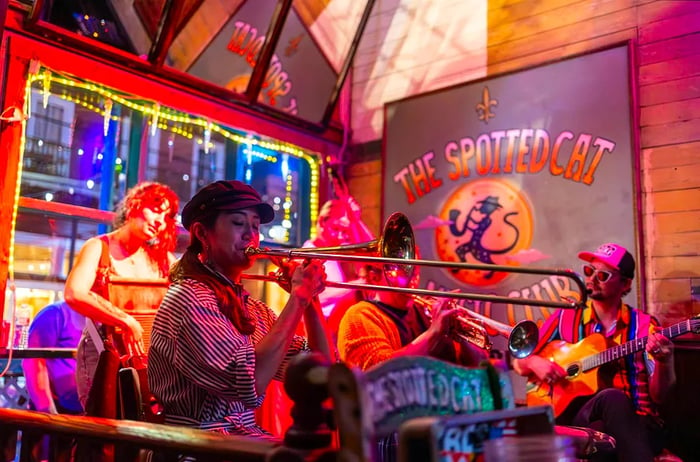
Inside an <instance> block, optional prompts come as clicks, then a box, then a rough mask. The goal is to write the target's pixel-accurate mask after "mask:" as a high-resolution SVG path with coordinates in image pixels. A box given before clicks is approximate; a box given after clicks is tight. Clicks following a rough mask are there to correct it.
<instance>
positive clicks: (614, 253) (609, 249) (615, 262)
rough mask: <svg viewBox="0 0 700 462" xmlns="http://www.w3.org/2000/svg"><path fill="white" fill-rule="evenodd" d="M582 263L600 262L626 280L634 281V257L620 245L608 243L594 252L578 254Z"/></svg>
mask: <svg viewBox="0 0 700 462" xmlns="http://www.w3.org/2000/svg"><path fill="white" fill-rule="evenodd" d="M578 258H580V259H581V260H583V261H587V262H592V261H602V262H603V263H606V264H608V265H610V266H612V267H613V268H616V269H617V270H618V271H620V274H621V275H623V276H624V277H626V278H629V279H634V268H635V264H634V257H633V256H632V254H631V253H629V251H628V250H627V249H625V248H624V247H622V246H621V245H620V244H614V243H612V242H609V243H607V244H603V245H601V246H600V247H598V248H597V249H596V250H595V251H594V252H579V254H578Z"/></svg>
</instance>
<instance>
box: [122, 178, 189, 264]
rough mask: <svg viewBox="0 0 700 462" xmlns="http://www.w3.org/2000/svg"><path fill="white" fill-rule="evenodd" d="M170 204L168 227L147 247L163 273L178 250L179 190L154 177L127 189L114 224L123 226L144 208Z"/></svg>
mask: <svg viewBox="0 0 700 462" xmlns="http://www.w3.org/2000/svg"><path fill="white" fill-rule="evenodd" d="M166 202H167V204H168V206H169V207H168V208H169V213H168V214H167V215H166V216H165V229H164V230H163V231H161V232H160V234H158V237H157V238H156V239H153V240H152V241H150V242H149V244H150V245H149V246H147V247H146V252H147V253H148V256H149V257H150V258H151V259H152V260H153V261H155V262H156V263H157V265H158V268H159V269H160V273H161V275H162V276H163V277H165V276H166V275H167V274H168V270H169V269H170V259H169V256H170V252H173V251H174V250H175V245H176V243H177V222H176V219H175V218H176V216H177V212H178V209H179V207H180V199H179V198H178V197H177V194H175V191H173V190H172V189H170V188H169V187H168V186H166V185H164V184H161V183H156V182H154V181H144V182H141V183H139V184H137V185H136V186H134V187H133V188H131V189H129V191H127V193H126V195H125V196H124V199H122V201H121V202H120V203H119V205H118V206H117V212H116V214H117V215H116V217H115V219H114V226H115V227H116V228H119V227H121V226H124V224H125V223H126V222H127V221H128V220H129V219H131V218H133V217H135V216H137V215H138V214H139V213H142V212H143V209H144V208H146V207H148V208H151V209H158V208H160V207H161V206H162V205H163V204H164V203H166Z"/></svg>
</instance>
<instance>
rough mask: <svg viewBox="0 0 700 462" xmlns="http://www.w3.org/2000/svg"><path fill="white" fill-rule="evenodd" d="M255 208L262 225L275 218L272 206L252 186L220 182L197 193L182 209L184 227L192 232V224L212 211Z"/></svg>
mask: <svg viewBox="0 0 700 462" xmlns="http://www.w3.org/2000/svg"><path fill="white" fill-rule="evenodd" d="M249 207H255V208H257V209H258V214H260V222H261V223H269V222H271V221H272V220H273V219H274V218H275V211H274V210H273V209H272V206H271V205H270V204H268V203H266V202H263V200H262V199H261V198H260V194H258V192H257V191H256V190H255V189H253V187H252V186H250V185H247V184H245V183H243V182H242V181H238V180H219V181H215V182H214V183H210V184H208V185H206V186H205V187H203V188H202V189H200V190H199V191H197V194H195V195H194V196H193V197H192V199H190V200H189V202H187V204H185V207H184V208H183V209H182V226H184V227H185V229H186V230H188V231H189V230H190V226H192V223H194V222H195V221H197V220H198V219H199V218H201V217H203V216H204V215H206V214H208V213H209V212H211V211H212V210H240V209H247V208H249Z"/></svg>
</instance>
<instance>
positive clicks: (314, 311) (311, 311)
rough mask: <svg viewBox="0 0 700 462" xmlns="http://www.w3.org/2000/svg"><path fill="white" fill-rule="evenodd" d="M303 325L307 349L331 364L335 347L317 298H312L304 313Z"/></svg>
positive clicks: (334, 354)
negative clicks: (320, 355)
mask: <svg viewBox="0 0 700 462" xmlns="http://www.w3.org/2000/svg"><path fill="white" fill-rule="evenodd" d="M304 325H305V326H306V332H307V335H308V338H309V348H311V349H312V350H313V351H318V352H320V353H321V354H323V355H324V356H325V357H326V359H328V361H331V362H332V361H333V360H334V359H335V356H336V352H335V345H333V341H332V340H331V338H330V333H329V330H328V327H327V326H326V320H325V317H324V316H323V312H322V311H321V304H320V302H319V301H318V297H314V299H313V300H312V302H311V303H309V306H308V307H307V308H306V310H305V311H304Z"/></svg>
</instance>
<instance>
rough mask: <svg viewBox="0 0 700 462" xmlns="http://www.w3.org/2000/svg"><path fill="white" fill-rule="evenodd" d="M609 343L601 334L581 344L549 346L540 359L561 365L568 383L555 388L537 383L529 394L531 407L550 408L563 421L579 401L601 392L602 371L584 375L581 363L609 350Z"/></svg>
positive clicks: (553, 343) (560, 381)
mask: <svg viewBox="0 0 700 462" xmlns="http://www.w3.org/2000/svg"><path fill="white" fill-rule="evenodd" d="M606 347H607V341H606V340H605V337H603V336H602V335H600V334H592V335H589V336H588V337H586V338H584V339H583V340H581V341H580V342H578V343H567V342H565V341H563V340H557V341H554V342H550V343H548V344H547V345H546V346H545V347H544V348H543V349H542V351H540V353H539V356H541V357H543V358H547V359H549V360H550V361H553V362H555V363H557V364H559V365H560V366H561V367H562V368H563V369H564V370H565V371H566V372H567V377H566V379H563V380H559V381H558V382H557V383H554V384H551V385H549V384H546V383H533V384H532V385H534V386H533V387H532V389H530V390H528V392H527V396H526V399H527V405H528V406H536V405H542V404H550V405H552V407H554V415H555V416H556V417H559V416H560V415H561V414H562V413H563V412H564V411H565V410H566V408H567V407H569V405H570V404H571V402H572V401H573V400H574V399H575V398H578V397H582V396H591V395H594V394H595V393H596V392H597V391H598V388H599V383H598V368H595V369H591V370H588V371H583V367H582V366H581V360H582V359H583V358H585V357H586V356H590V355H593V354H596V353H599V352H601V351H603V350H605V349H606Z"/></svg>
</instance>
